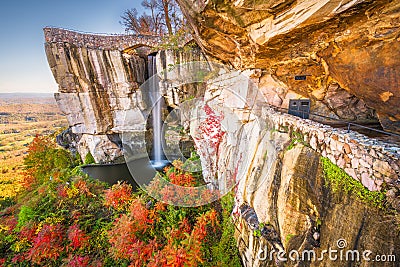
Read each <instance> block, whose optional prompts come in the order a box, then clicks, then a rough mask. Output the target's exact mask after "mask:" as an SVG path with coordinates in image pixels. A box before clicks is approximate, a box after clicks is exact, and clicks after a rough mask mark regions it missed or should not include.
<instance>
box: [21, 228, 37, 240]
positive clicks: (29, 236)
mask: <svg viewBox="0 0 400 267" xmlns="http://www.w3.org/2000/svg"><path fill="white" fill-rule="evenodd" d="M36 230H37V225H36V224H29V225H25V226H23V227H22V228H21V231H20V232H19V238H20V239H22V240H23V239H26V240H27V241H28V242H31V243H32V242H33V241H34V239H35V238H36Z"/></svg>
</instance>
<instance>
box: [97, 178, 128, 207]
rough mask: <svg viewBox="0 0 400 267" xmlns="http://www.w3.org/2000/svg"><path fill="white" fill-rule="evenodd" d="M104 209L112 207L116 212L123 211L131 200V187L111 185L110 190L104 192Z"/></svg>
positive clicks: (122, 184) (118, 184) (120, 184)
mask: <svg viewBox="0 0 400 267" xmlns="http://www.w3.org/2000/svg"><path fill="white" fill-rule="evenodd" d="M104 197H105V202H104V205H105V206H106V207H113V208H114V209H116V210H123V209H125V208H126V207H127V205H128V204H129V202H130V201H131V199H132V186H131V185H128V184H126V183H120V182H118V183H117V184H115V185H113V186H112V187H111V189H107V190H105V191H104Z"/></svg>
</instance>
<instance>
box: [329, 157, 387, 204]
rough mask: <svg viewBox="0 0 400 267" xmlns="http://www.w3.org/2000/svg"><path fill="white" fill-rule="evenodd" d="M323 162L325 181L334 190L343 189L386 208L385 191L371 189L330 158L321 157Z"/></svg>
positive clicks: (367, 201) (368, 202)
mask: <svg viewBox="0 0 400 267" xmlns="http://www.w3.org/2000/svg"><path fill="white" fill-rule="evenodd" d="M321 163H322V167H323V172H324V178H325V183H326V185H330V186H331V188H332V190H333V191H337V190H343V191H344V192H346V193H350V194H352V195H354V196H356V197H357V198H359V199H360V200H361V201H363V202H365V203H367V204H371V205H373V206H375V207H378V208H385V207H384V200H385V198H386V196H385V193H384V192H380V191H369V190H368V189H367V188H366V187H364V185H363V184H362V183H360V182H359V181H357V180H355V179H354V178H352V177H351V176H349V175H348V174H347V173H345V172H344V171H343V170H342V169H341V168H339V167H338V166H337V165H335V164H333V163H332V161H330V160H329V159H328V158H325V157H321Z"/></svg>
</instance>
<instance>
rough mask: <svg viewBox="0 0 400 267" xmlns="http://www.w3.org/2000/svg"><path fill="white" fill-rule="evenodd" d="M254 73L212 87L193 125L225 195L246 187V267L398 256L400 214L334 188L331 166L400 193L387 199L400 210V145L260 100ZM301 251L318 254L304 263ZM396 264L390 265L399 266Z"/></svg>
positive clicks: (240, 202)
mask: <svg viewBox="0 0 400 267" xmlns="http://www.w3.org/2000/svg"><path fill="white" fill-rule="evenodd" d="M219 73H223V71H220V72H219ZM254 75H255V72H254V71H248V70H247V71H243V72H239V71H233V72H228V73H226V74H222V75H219V76H218V77H216V78H215V79H211V80H209V81H207V85H206V90H205V93H204V98H203V99H202V101H204V104H202V105H197V106H196V107H195V108H194V110H192V112H191V118H192V120H191V128H190V133H191V136H192V137H193V139H194V141H195V143H196V147H197V152H198V153H199V155H200V156H201V162H202V166H203V175H204V176H205V179H206V181H207V182H209V183H210V184H211V185H212V186H213V187H215V188H219V189H220V190H221V192H226V191H228V190H229V189H230V188H232V187H233V185H235V184H236V186H235V187H234V189H235V196H236V199H235V203H236V208H235V210H234V213H233V217H234V218H235V225H236V236H235V237H236V239H237V242H238V247H239V250H240V254H241V257H242V260H243V264H244V266H338V267H339V266H344V265H347V264H349V265H351V264H353V263H355V261H357V259H356V257H357V255H356V254H354V258H351V257H353V256H352V253H359V254H358V255H359V261H358V263H357V264H360V265H359V266H376V265H374V264H376V262H374V261H372V260H374V259H375V256H376V255H385V256H384V257H386V256H388V255H392V256H393V257H394V258H396V259H397V260H398V257H400V255H399V249H400V232H399V228H398V227H399V223H400V222H399V220H398V218H396V216H395V215H394V214H396V213H393V212H387V211H384V210H380V209H378V208H375V207H374V206H373V205H372V202H369V203H368V202H362V201H361V200H360V199H359V198H357V197H356V196H355V195H352V194H349V193H347V192H346V190H341V189H334V187H333V186H330V185H329V183H328V182H327V180H326V179H325V175H327V174H326V173H324V171H326V169H325V168H324V167H323V163H322V162H323V161H325V162H330V164H332V165H333V164H336V165H339V166H340V167H341V168H342V171H343V172H347V174H348V175H349V176H350V177H351V178H349V179H354V180H357V181H358V182H359V183H361V184H362V185H364V186H365V187H366V188H368V190H370V191H379V190H381V189H382V188H383V187H385V189H386V190H388V191H389V192H393V193H394V192H395V193H394V195H392V196H391V195H390V194H388V195H387V201H386V202H388V203H391V205H389V209H391V210H392V211H393V210H394V209H397V210H398V211H400V205H399V204H400V179H399V178H400V173H399V167H400V147H398V146H396V145H394V144H385V143H382V142H379V141H377V140H373V139H370V138H367V137H366V136H363V135H361V134H358V133H355V132H350V133H349V132H347V131H346V130H340V129H333V128H331V127H328V126H326V125H322V124H318V123H315V122H312V121H308V120H302V119H299V118H297V117H294V116H291V115H288V114H282V113H279V112H276V111H274V110H272V109H271V108H270V107H266V105H265V102H264V101H263V100H264V99H263V98H262V97H261V99H260V98H258V97H257V91H258V88H257V86H256V84H255V83H253V82H252V81H254V80H255V81H256V80H257V79H255V78H254ZM203 110H204V111H203ZM202 111H203V112H202ZM204 123H207V125H208V127H205V124H204ZM323 158H325V159H323ZM346 162H347V163H346ZM368 162H369V163H368ZM353 163H354V164H353ZM368 164H369V165H368ZM375 170H376V171H375ZM378 170H379V171H378ZM335 175H338V174H337V173H336V174H335ZM346 186H348V185H346ZM365 190H367V189H365ZM272 250H274V251H272ZM329 250H334V251H333V252H332V253H333V254H332V253H331V256H329V255H328V254H327V253H328V252H327V251H329ZM356 250H357V252H354V251H356ZM271 251H272V253H271ZM292 251H293V252H292ZM324 251H325V252H324ZM349 251H350V252H349ZM368 251H372V253H371V254H368ZM297 252H298V253H299V257H303V255H304V254H303V253H311V254H305V255H306V256H304V258H299V259H298V260H295V259H294V258H296V257H297V254H296V253H297ZM278 253H281V254H279V255H280V258H279V257H278ZM283 253H286V254H283ZM290 253H291V254H290ZM335 253H336V254H335ZM349 253H350V254H351V255H350V256H349V255H348V254H349ZM363 253H367V254H368V255H366V257H364V256H365V254H363ZM324 254H325V255H324ZM270 255H272V256H270ZM307 255H309V257H310V259H313V260H312V261H310V260H307V257H308V256H307ZM313 255H314V256H313ZM340 255H344V256H340ZM346 255H347V256H346ZM363 255H364V256H363ZM289 256H290V257H292V259H294V260H291V259H290V258H289ZM335 257H337V259H336V260H335ZM346 257H348V258H346ZM284 258H286V260H287V261H286V262H285V260H284ZM318 258H319V259H318ZM394 258H392V260H391V261H388V262H386V263H385V265H384V266H397V265H396V264H397V262H394V261H393V259H394ZM346 259H348V260H346ZM368 259H369V260H368ZM376 259H378V258H376ZM350 262H352V263H350ZM357 266H358V265H357Z"/></svg>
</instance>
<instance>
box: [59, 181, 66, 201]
mask: <svg viewBox="0 0 400 267" xmlns="http://www.w3.org/2000/svg"><path fill="white" fill-rule="evenodd" d="M57 195H58V196H59V197H60V198H67V197H68V193H67V186H66V185H64V184H60V185H58V186H57Z"/></svg>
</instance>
